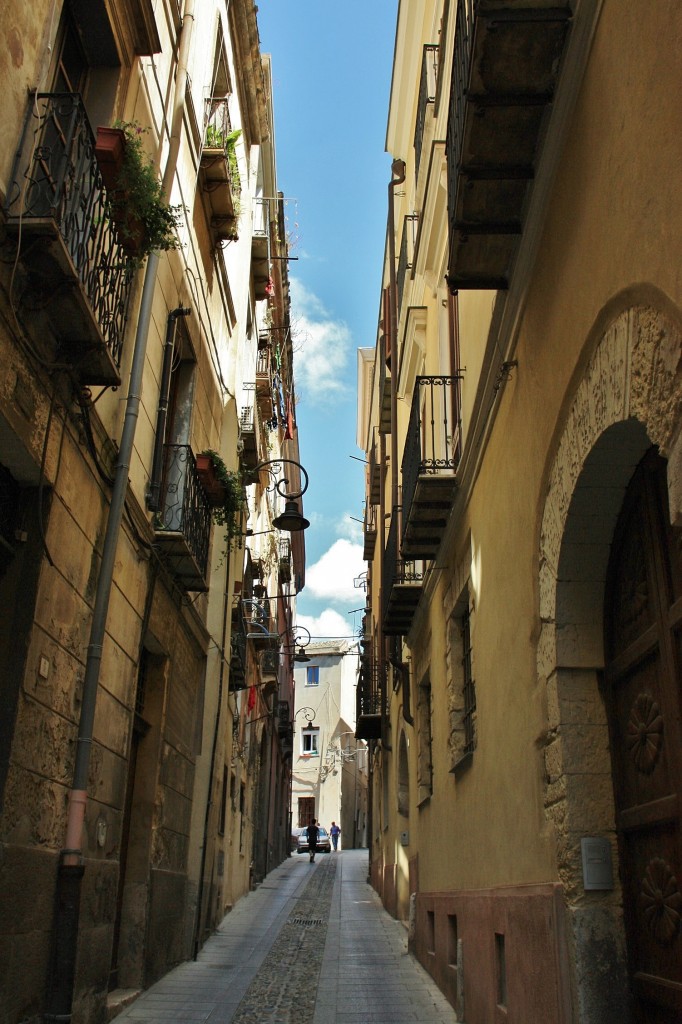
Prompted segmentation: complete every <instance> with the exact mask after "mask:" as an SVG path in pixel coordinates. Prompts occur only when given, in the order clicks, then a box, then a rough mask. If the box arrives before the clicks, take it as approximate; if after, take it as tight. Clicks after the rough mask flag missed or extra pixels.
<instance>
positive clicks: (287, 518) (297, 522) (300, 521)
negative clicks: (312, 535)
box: [272, 499, 310, 533]
mask: <svg viewBox="0 0 682 1024" xmlns="http://www.w3.org/2000/svg"><path fill="white" fill-rule="evenodd" d="M272 525H273V526H274V527H275V529H276V530H286V532H287V533H298V531H299V530H307V529H308V527H309V526H310V523H309V521H308V520H307V519H306V518H305V517H304V516H303V515H302V514H301V513H300V512H299V510H298V505H297V504H296V502H295V501H294V500H293V499H292V500H290V501H286V502H285V503H284V512H282V514H281V515H279V516H275V518H274V519H273V520H272Z"/></svg>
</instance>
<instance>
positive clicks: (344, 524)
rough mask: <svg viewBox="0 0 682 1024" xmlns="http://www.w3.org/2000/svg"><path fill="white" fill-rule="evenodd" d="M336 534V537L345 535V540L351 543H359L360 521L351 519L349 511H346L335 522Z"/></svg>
mask: <svg viewBox="0 0 682 1024" xmlns="http://www.w3.org/2000/svg"><path fill="white" fill-rule="evenodd" d="M336 535H337V536H338V537H345V539H346V540H349V541H351V543H353V544H361V543H362V523H359V522H357V519H353V517H352V516H351V514H350V512H346V513H344V516H343V518H342V519H339V520H338V522H337V523H336Z"/></svg>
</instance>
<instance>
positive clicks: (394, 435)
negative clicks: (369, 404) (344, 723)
mask: <svg viewBox="0 0 682 1024" xmlns="http://www.w3.org/2000/svg"><path fill="white" fill-rule="evenodd" d="M404 181H405V161H404V160H394V161H393V163H392V164H391V180H390V182H389V184H388V275H389V276H388V307H389V314H390V338H391V515H392V516H396V517H397V522H396V530H395V544H396V550H395V556H396V560H397V556H398V552H399V550H400V535H401V533H402V509H401V510H400V511H398V501H399V489H398V284H397V281H396V266H395V189H396V185H402V183H403V182H404ZM388 643H389V644H390V641H388ZM388 655H389V652H388V651H386V657H387V660H388ZM401 672H402V670H401ZM404 694H405V686H404V684H403V714H405V710H406V708H405V696H404ZM407 711H408V720H409V708H408V709H407Z"/></svg>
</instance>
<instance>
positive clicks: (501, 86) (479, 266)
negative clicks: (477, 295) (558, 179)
mask: <svg viewBox="0 0 682 1024" xmlns="http://www.w3.org/2000/svg"><path fill="white" fill-rule="evenodd" d="M570 17H571V4H570V0H460V2H459V3H458V5H457V23H456V35H455V55H454V60H453V68H452V81H451V87H450V109H449V115H448V132H447V144H446V151H447V163H448V218H449V231H450V255H449V266H448V275H447V276H448V283H449V285H450V288H451V289H452V290H455V289H457V288H506V287H507V285H508V282H509V278H510V274H511V267H512V262H513V259H514V256H515V253H516V249H517V245H518V241H519V238H520V235H521V232H522V230H523V213H524V210H525V207H526V206H527V203H528V199H529V194H530V191H531V189H532V182H533V177H534V174H535V168H536V166H537V162H538V157H539V154H540V144H541V138H542V136H543V134H544V128H545V122H546V120H547V118H548V116H549V112H550V108H551V103H552V99H553V97H554V92H555V89H556V84H557V81H558V76H559V65H560V62H561V56H562V53H563V50H564V43H565V39H566V34H567V30H568V25H569V21H570Z"/></svg>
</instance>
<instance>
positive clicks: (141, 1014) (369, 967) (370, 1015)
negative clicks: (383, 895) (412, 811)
mask: <svg viewBox="0 0 682 1024" xmlns="http://www.w3.org/2000/svg"><path fill="white" fill-rule="evenodd" d="M367 864H368V861H367V851H366V850H345V851H343V852H340V853H338V854H325V855H318V858H317V861H316V862H315V864H314V865H312V864H311V863H310V861H309V859H308V857H307V856H306V857H298V856H296V855H294V856H292V857H290V858H288V860H286V861H285V862H284V863H283V864H281V865H280V866H279V867H278V868H276V869H275V870H274V871H272V872H271V873H270V874H269V875H268V876H267V878H266V879H265V881H264V882H263V884H262V885H261V886H260V887H259V888H258V889H256V890H255V891H254V892H252V893H249V894H248V895H247V896H245V897H244V898H243V899H242V900H240V901H239V902H238V903H237V905H236V907H235V908H234V910H233V911H232V912H231V913H230V914H228V915H227V917H226V918H225V919H224V921H223V923H222V925H221V926H220V929H219V930H218V932H216V934H215V935H213V936H212V937H211V938H210V939H209V940H208V941H207V942H206V944H205V945H204V947H203V949H202V950H201V952H200V954H199V958H198V960H197V961H190V962H188V963H185V964H181V965H180V966H179V967H177V968H175V970H173V971H171V972H170V973H169V974H167V975H166V976H165V977H164V978H162V979H161V980H160V981H159V982H157V984H156V985H154V986H152V988H150V989H149V990H148V991H147V992H144V993H143V994H142V995H141V996H140V997H139V998H138V999H136V1000H135V1002H134V1003H132V1004H131V1005H130V1006H129V1007H128V1008H127V1009H126V1010H124V1011H123V1012H122V1013H121V1014H119V1015H118V1016H117V1017H116V1018H115V1021H116V1024H119V1022H120V1024H123V1022H124V1021H128V1022H131V1024H162V1022H163V1024H197V1022H206V1024H404V1022H413V1021H422V1022H424V1024H454V1022H455V1021H456V1020H457V1017H456V1016H455V1013H454V1011H453V1010H452V1007H451V1006H450V1005H449V1003H448V1002H447V1000H446V999H445V997H444V996H443V995H442V993H441V992H440V991H439V990H438V988H437V987H436V985H435V984H434V983H433V981H432V980H431V978H430V977H429V975H428V974H427V973H426V972H425V971H424V970H423V968H422V967H421V966H420V965H419V964H418V963H417V962H416V960H415V959H414V958H413V957H412V956H411V955H410V954H408V953H407V933H406V932H405V929H404V927H403V926H402V925H401V924H400V923H399V922H397V921H394V920H393V919H392V918H391V917H390V916H389V915H388V914H387V913H386V912H385V911H384V910H383V908H382V906H381V903H380V901H379V899H378V897H377V895H376V893H375V892H374V891H373V890H372V889H371V888H370V887H369V885H368V884H367V881H366V878H367Z"/></svg>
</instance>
